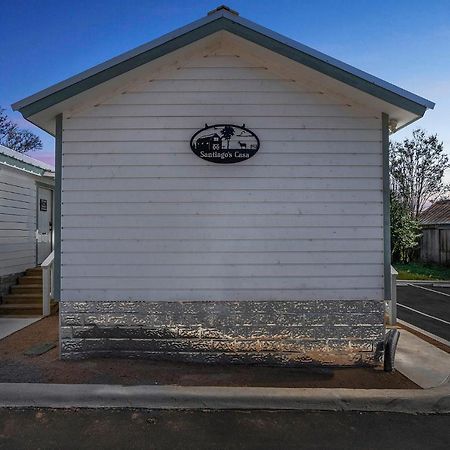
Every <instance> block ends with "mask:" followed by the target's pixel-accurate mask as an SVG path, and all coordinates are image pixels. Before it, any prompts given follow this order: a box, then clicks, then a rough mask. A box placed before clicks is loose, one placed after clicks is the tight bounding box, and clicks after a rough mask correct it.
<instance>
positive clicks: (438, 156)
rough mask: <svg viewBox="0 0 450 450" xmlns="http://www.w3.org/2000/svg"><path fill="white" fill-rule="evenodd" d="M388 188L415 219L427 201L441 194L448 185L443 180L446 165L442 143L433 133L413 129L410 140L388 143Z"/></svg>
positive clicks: (448, 165) (447, 165) (448, 164)
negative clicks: (389, 183) (427, 133)
mask: <svg viewBox="0 0 450 450" xmlns="http://www.w3.org/2000/svg"><path fill="white" fill-rule="evenodd" d="M389 154H390V158H389V159H390V178H391V191H392V193H393V194H394V195H395V196H396V198H397V199H399V200H400V201H402V203H404V205H405V206H406V207H407V208H408V209H409V211H410V212H411V215H412V217H413V218H417V217H418V215H419V214H420V213H421V211H422V210H423V209H424V206H425V205H426V204H427V202H430V201H435V200H438V199H440V198H442V197H443V196H445V195H446V194H447V193H448V191H449V185H447V184H445V183H444V174H445V171H446V169H448V168H450V163H449V158H448V156H447V155H446V154H445V153H444V145H443V143H442V142H439V140H438V137H437V135H436V134H434V135H429V136H427V135H426V134H425V131H424V130H420V129H417V130H414V131H413V133H412V138H411V139H408V138H406V139H404V140H403V142H393V143H391V144H390V153H389Z"/></svg>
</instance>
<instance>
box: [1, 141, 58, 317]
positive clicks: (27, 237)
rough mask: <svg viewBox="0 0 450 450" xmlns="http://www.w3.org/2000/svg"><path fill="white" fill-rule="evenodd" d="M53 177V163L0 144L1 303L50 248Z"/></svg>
mask: <svg viewBox="0 0 450 450" xmlns="http://www.w3.org/2000/svg"><path fill="white" fill-rule="evenodd" d="M54 177H55V174H54V167H52V166H50V165H48V164H45V163H43V162H41V161H38V160H37V159H34V158H30V157H29V156H26V155H23V154H22V153H19V152H16V151H14V150H11V149H9V148H6V147H4V146H2V145H0V303H2V299H3V297H4V296H5V295H6V294H8V293H9V290H10V288H11V286H13V285H15V284H16V282H17V279H18V278H19V276H20V275H22V274H23V273H24V272H25V271H26V270H27V269H30V268H34V267H36V266H37V265H38V264H40V263H41V262H42V261H43V260H44V259H45V258H46V257H47V256H48V255H49V254H50V252H51V250H52V245H53V242H52V228H51V227H52V222H53V219H52V202H53V187H54ZM0 306H1V305H0ZM2 313H3V311H2V308H1V307H0V314H2Z"/></svg>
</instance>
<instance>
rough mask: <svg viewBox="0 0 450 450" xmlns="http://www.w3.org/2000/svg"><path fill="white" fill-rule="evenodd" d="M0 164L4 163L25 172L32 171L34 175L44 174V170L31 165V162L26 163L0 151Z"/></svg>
mask: <svg viewBox="0 0 450 450" xmlns="http://www.w3.org/2000/svg"><path fill="white" fill-rule="evenodd" d="M0 164H4V165H5V166H8V167H14V168H16V169H20V170H24V171H25V172H29V173H32V174H34V175H39V176H42V175H44V174H45V172H46V170H45V169H42V168H40V167H36V166H33V165H32V164H28V163H26V162H24V161H20V160H18V159H15V158H13V157H11V156H8V155H4V154H2V153H0Z"/></svg>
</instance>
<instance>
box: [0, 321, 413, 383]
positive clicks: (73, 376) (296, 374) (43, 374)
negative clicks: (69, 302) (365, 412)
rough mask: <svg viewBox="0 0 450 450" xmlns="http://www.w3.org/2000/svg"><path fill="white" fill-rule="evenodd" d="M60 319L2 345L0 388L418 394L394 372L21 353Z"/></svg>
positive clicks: (48, 337) (53, 338) (54, 335)
mask: <svg viewBox="0 0 450 450" xmlns="http://www.w3.org/2000/svg"><path fill="white" fill-rule="evenodd" d="M57 340H58V317H56V316H52V317H48V318H45V319H42V320H40V321H38V322H36V323H34V324H32V325H30V326H28V327H26V328H24V329H22V330H20V331H18V332H16V333H14V334H12V335H10V336H8V337H6V338H4V339H2V340H0V382H2V383H63V384H65V383H69V384H78V383H94V384H122V385H142V384H144V385H165V384H170V385H184V386H271V387H311V388H314V387H323V388H354V389H417V388H418V386H417V385H416V384H414V383H413V382H412V381H410V380H409V379H408V378H406V377H404V376H403V375H402V374H400V373H398V372H396V373H393V374H389V373H385V372H383V371H380V370H375V369H371V368H347V369H332V368H311V367H308V368H276V367H261V366H231V365H228V366H225V365H206V364H188V363H176V362H169V361H149V360H126V359H89V360H84V361H61V360H59V358H58V349H57V348H54V349H52V350H50V351H48V352H47V353H44V354H43V355H40V356H26V355H24V352H25V351H27V350H29V349H30V348H31V347H33V346H35V345H38V344H42V343H45V342H57Z"/></svg>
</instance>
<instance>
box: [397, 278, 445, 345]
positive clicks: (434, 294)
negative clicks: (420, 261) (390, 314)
mask: <svg viewBox="0 0 450 450" xmlns="http://www.w3.org/2000/svg"><path fill="white" fill-rule="evenodd" d="M397 315H398V318H399V319H401V320H404V321H405V322H408V323H410V324H412V325H415V326H416V327H419V328H422V329H423V330H425V331H428V332H429V333H433V334H435V335H436V336H439V337H441V338H443V339H446V340H447V341H450V287H434V286H432V285H430V286H419V285H413V284H409V285H407V286H398V287H397Z"/></svg>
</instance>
